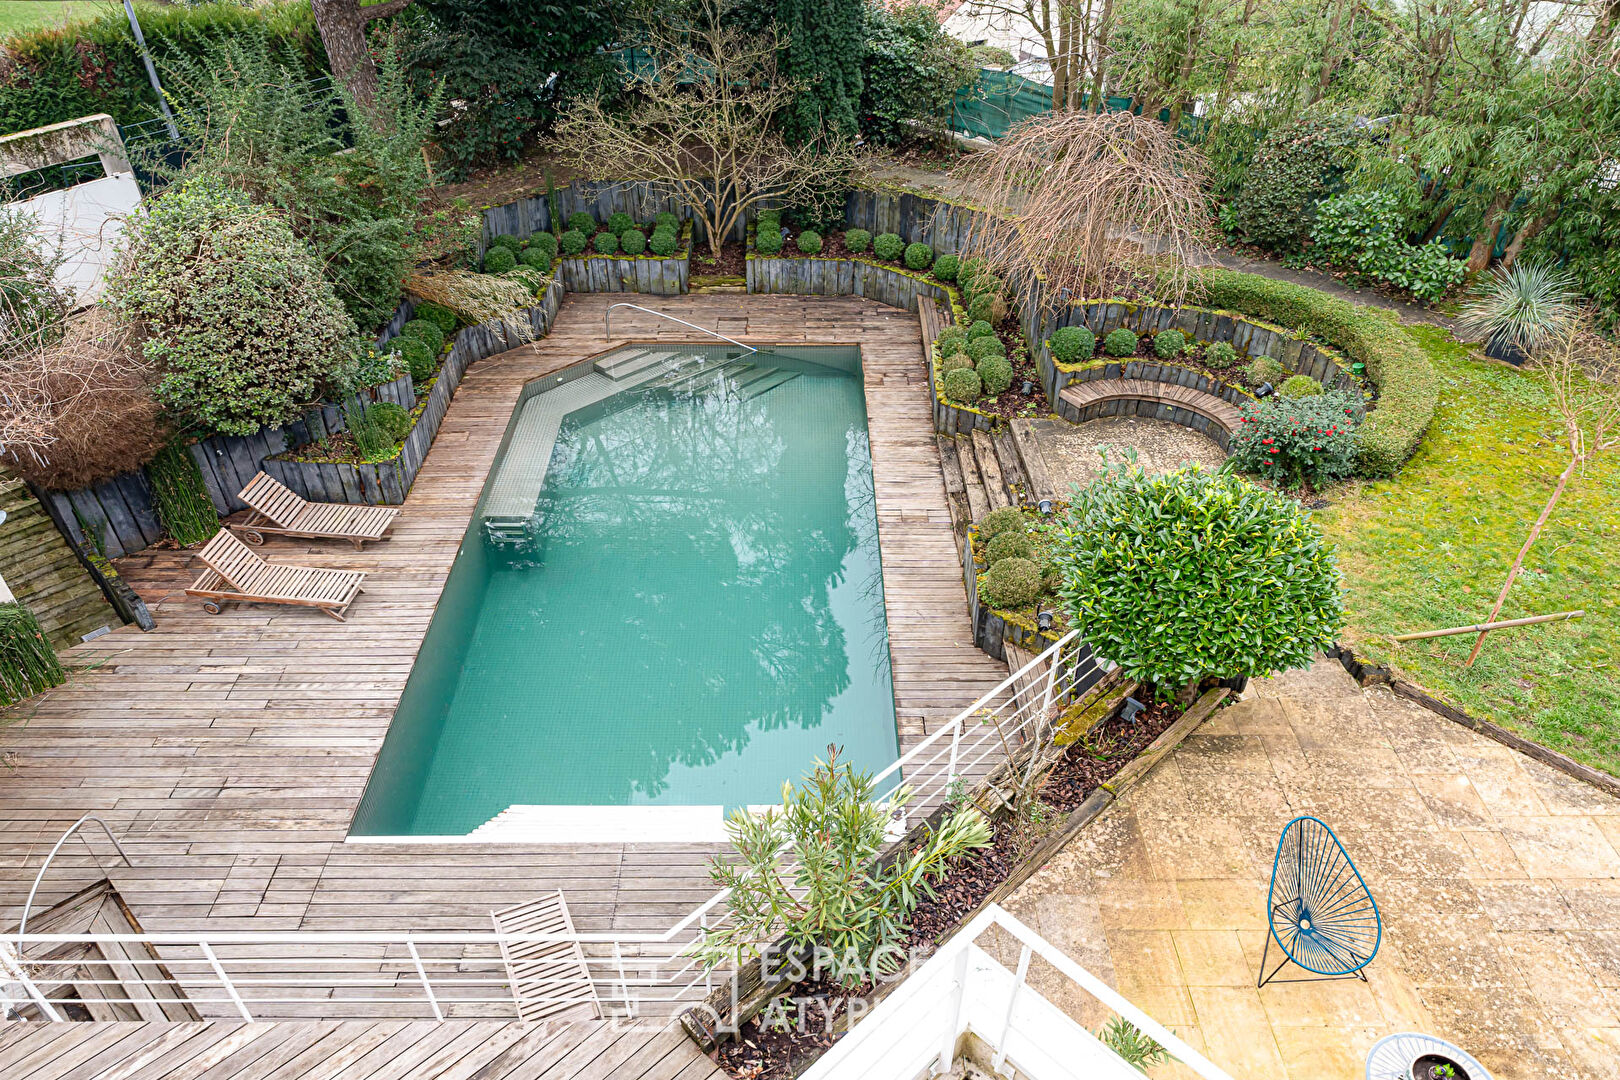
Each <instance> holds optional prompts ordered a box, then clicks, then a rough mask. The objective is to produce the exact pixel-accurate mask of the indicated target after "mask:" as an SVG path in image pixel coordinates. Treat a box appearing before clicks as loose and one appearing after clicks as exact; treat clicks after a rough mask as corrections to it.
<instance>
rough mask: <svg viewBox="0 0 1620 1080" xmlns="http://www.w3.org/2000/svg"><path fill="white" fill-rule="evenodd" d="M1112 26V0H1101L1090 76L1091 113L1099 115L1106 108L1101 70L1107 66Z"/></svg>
mask: <svg viewBox="0 0 1620 1080" xmlns="http://www.w3.org/2000/svg"><path fill="white" fill-rule="evenodd" d="M1113 24H1114V0H1103V9H1102V17H1101V18H1099V19H1098V20H1097V36H1096V42H1097V60H1096V63H1097V66H1096V68H1095V69H1094V70H1093V72H1092V76H1091V111H1092V112H1094V113H1100V112H1102V111H1103V110H1104V109H1105V108H1106V107H1107V102H1106V101H1105V100H1104V98H1103V68H1104V67H1106V66H1107V64H1108V32H1109V31H1110V30H1112V29H1113Z"/></svg>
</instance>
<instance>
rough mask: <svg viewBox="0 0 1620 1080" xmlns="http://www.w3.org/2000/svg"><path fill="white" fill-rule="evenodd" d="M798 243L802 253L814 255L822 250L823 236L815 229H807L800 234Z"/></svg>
mask: <svg viewBox="0 0 1620 1080" xmlns="http://www.w3.org/2000/svg"><path fill="white" fill-rule="evenodd" d="M797 243H798V245H799V250H800V251H802V252H804V253H805V254H806V255H814V254H815V253H816V252H818V251H820V250H821V234H820V233H818V232H816V231H815V230H814V229H805V230H804V231H803V232H801V233H800V234H799V239H798V241H797Z"/></svg>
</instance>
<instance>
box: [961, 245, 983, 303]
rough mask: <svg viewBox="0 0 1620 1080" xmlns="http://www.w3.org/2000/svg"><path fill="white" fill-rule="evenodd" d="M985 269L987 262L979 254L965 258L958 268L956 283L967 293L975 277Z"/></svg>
mask: <svg viewBox="0 0 1620 1080" xmlns="http://www.w3.org/2000/svg"><path fill="white" fill-rule="evenodd" d="M984 271H985V262H984V260H983V259H981V258H979V257H978V256H976V255H975V256H974V257H973V258H971V259H963V260H962V264H961V265H960V266H958V267H957V268H956V284H957V286H958V287H959V288H961V289H962V291H963V293H964V294H965V293H966V292H967V290H968V288H969V287H971V286H972V284H973V279H974V278H976V277H978V276H979V275H980V274H982V273H984Z"/></svg>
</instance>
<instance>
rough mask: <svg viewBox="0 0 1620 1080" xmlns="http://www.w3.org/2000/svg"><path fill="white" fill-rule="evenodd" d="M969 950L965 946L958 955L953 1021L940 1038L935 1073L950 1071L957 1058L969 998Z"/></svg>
mask: <svg viewBox="0 0 1620 1080" xmlns="http://www.w3.org/2000/svg"><path fill="white" fill-rule="evenodd" d="M967 973H968V950H967V949H966V948H963V949H962V950H961V951H960V952H959V953H958V954H957V956H956V985H955V986H953V987H952V988H951V1000H950V1004H948V1005H947V1006H946V1008H947V1009H949V1010H950V1014H951V1022H950V1023H949V1024H946V1025H945V1028H944V1033H943V1034H942V1035H941V1036H940V1040H939V1057H938V1058H937V1059H935V1061H934V1073H935V1074H936V1075H937V1074H939V1073H944V1072H950V1071H951V1066H952V1065H953V1064H954V1063H955V1060H956V1037H957V1036H958V1035H960V1034H961V1033H962V1009H963V1007H964V1005H965V1004H966V998H967Z"/></svg>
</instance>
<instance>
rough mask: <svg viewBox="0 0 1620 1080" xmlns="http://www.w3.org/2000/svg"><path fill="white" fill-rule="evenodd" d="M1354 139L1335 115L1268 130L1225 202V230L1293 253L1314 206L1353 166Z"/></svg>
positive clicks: (1356, 137) (1305, 231)
mask: <svg viewBox="0 0 1620 1080" xmlns="http://www.w3.org/2000/svg"><path fill="white" fill-rule="evenodd" d="M1360 141H1361V134H1360V133H1359V132H1358V131H1356V130H1355V129H1354V128H1352V127H1351V126H1350V124H1349V123H1347V122H1346V121H1345V120H1343V119H1340V118H1338V117H1329V118H1318V117H1305V118H1303V119H1300V120H1296V121H1295V122H1294V123H1292V124H1286V125H1284V126H1282V127H1279V128H1277V129H1275V130H1273V131H1271V132H1268V133H1267V135H1266V138H1265V140H1264V141H1263V142H1262V143H1261V144H1260V146H1259V148H1258V149H1257V150H1256V151H1255V155H1254V160H1253V161H1252V162H1251V163H1250V165H1249V168H1248V171H1247V173H1246V174H1245V176H1244V181H1243V187H1242V189H1241V190H1240V191H1239V192H1238V194H1237V196H1236V197H1235V198H1234V199H1233V200H1232V201H1231V203H1230V204H1229V207H1230V224H1231V231H1232V232H1234V233H1236V234H1237V235H1238V236H1239V237H1240V238H1242V239H1243V240H1246V241H1247V242H1249V243H1251V244H1257V245H1259V246H1260V247H1263V248H1266V249H1267V250H1269V251H1275V252H1279V253H1283V254H1286V253H1288V252H1292V251H1298V250H1299V248H1300V247H1301V246H1302V244H1303V243H1304V240H1305V238H1306V237H1307V236H1309V235H1310V229H1311V223H1312V221H1313V220H1314V218H1315V213H1316V204H1317V203H1318V202H1319V201H1320V200H1321V199H1324V198H1326V197H1327V196H1328V195H1330V194H1332V190H1333V187H1334V186H1335V185H1337V184H1338V183H1339V176H1340V175H1341V174H1342V173H1343V172H1344V171H1345V170H1346V169H1348V168H1349V167H1350V166H1351V165H1353V164H1354V158H1355V148H1356V146H1357V145H1358V143H1360Z"/></svg>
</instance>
